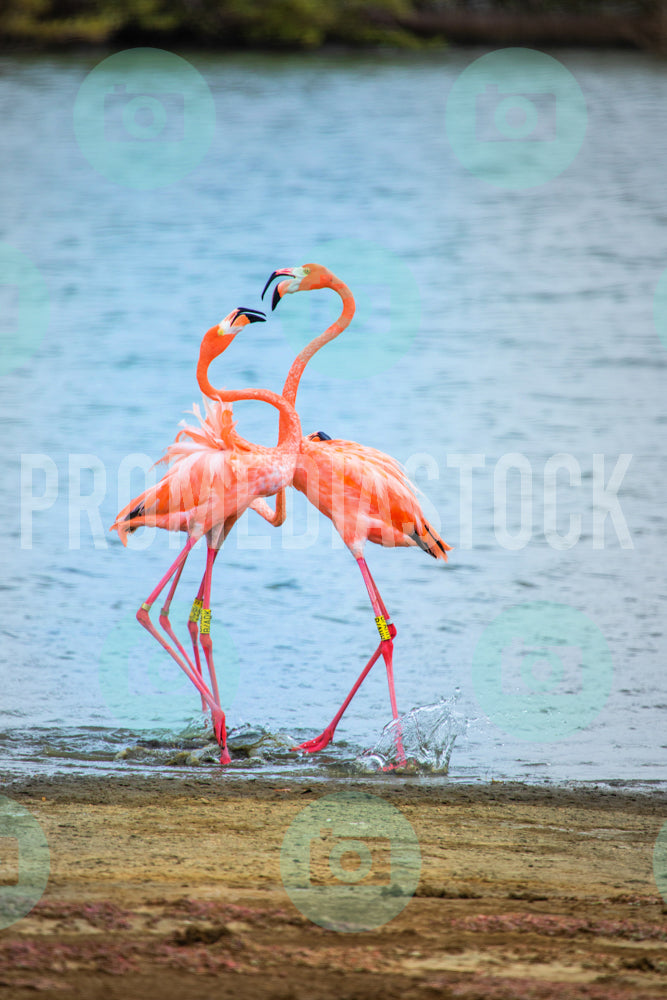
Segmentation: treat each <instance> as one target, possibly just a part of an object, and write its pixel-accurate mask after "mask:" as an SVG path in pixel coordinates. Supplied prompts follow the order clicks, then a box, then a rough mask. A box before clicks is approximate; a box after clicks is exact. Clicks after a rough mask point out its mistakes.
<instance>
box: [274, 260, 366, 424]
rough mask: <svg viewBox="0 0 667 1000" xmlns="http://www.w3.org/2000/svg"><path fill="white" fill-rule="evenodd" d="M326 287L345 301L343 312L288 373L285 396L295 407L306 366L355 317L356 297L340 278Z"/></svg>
mask: <svg viewBox="0 0 667 1000" xmlns="http://www.w3.org/2000/svg"><path fill="white" fill-rule="evenodd" d="M324 287H326V288H333V290H334V291H335V292H338V294H339V295H340V297H341V299H342V301H343V311H342V313H341V314H340V316H339V317H338V319H337V320H336V322H335V323H332V324H331V326H330V327H328V329H326V330H325V331H324V333H321V334H320V335H319V337H315V339H314V340H311V342H310V343H309V344H308V345H307V346H306V347H304V349H303V350H302V351H301V352H300V353H299V354H297V356H296V358H295V359H294V362H293V364H292V367H291V368H290V370H289V372H288V373H287V378H286V379H285V385H284V386H283V396H284V397H285V399H286V400H288V402H290V403H291V404H292V405H294V403H295V401H296V394H297V391H298V388H299V382H300V381H301V376H302V375H303V373H304V371H305V368H306V365H307V364H308V362H309V361H310V359H311V358H312V357H313V355H315V354H317V352H318V351H319V350H320V348H322V347H324V345H325V344H328V343H329V341H330V340H335V339H336V337H337V336H338V335H339V334H340V333H342V332H343V330H346V329H347V327H348V326H349V325H350V323H351V321H352V317H353V316H354V309H355V305H354V296H353V295H352V292H351V291H350V289H349V288H348V287H347V285H346V284H345V283H344V282H342V281H341V280H340V279H339V278H334V279H333V281H332V282H331V284H329V285H325V286H324ZM281 430H282V419H281Z"/></svg>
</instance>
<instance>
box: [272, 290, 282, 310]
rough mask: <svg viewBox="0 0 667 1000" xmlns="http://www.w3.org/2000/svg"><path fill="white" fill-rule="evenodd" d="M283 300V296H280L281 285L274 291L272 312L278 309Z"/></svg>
mask: <svg viewBox="0 0 667 1000" xmlns="http://www.w3.org/2000/svg"><path fill="white" fill-rule="evenodd" d="M281 298H282V296H281V294H280V285H279V284H278V285H276V287H275V288H274V289H273V299H272V301H271V312H273V310H274V309H275V308H276V306H277V305H278V303H279V302H280V300H281Z"/></svg>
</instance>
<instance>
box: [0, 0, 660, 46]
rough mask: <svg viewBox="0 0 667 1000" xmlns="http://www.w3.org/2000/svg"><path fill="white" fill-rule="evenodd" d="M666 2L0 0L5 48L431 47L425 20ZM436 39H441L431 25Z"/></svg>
mask: <svg viewBox="0 0 667 1000" xmlns="http://www.w3.org/2000/svg"><path fill="white" fill-rule="evenodd" d="M666 9H667V2H665V0H634V2H633V0H625V2H624V0H2V7H1V8H0V41H2V42H3V43H4V45H5V46H7V45H8V44H13V45H14V46H15V45H17V44H18V45H20V44H26V45H28V44H30V45H42V46H57V45H67V44H70V45H71V44H81V43H83V44H105V43H112V42H114V43H121V44H128V43H130V44H132V43H134V44H146V43H148V44H157V45H159V44H164V43H168V42H170V41H173V40H175V39H177V40H178V41H179V42H180V43H194V44H198V45H210V46H215V47H229V48H234V47H261V48H316V47H319V46H321V45H323V44H324V43H326V42H333V43H342V44H346V45H383V44H385V45H386V44H389V45H398V46H403V47H414V46H417V45H423V44H425V36H426V35H428V34H429V31H427V32H426V33H425V32H424V31H420V30H419V25H418V22H419V19H420V18H425V17H427V18H431V19H433V18H437V17H438V15H440V14H452V13H455V12H458V13H462V14H465V13H468V14H470V13H474V14H476V15H483V14H484V12H485V11H492V12H498V11H504V12H508V13H510V12H511V13H522V14H531V13H535V14H544V13H553V14H562V15H563V16H564V17H567V16H572V15H576V14H605V13H607V14H612V15H618V16H628V17H637V16H649V17H650V16H653V15H658V14H660V13H662V14H663V15H664V14H665V10H666ZM430 35H431V42H432V41H433V40H438V33H437V30H430Z"/></svg>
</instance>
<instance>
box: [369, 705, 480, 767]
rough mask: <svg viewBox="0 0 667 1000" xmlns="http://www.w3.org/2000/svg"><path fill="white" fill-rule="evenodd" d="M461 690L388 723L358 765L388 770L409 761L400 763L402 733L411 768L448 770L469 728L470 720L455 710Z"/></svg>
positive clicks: (403, 744)
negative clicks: (457, 740)
mask: <svg viewBox="0 0 667 1000" xmlns="http://www.w3.org/2000/svg"><path fill="white" fill-rule="evenodd" d="M458 698H459V695H458V692H457V693H456V694H454V695H453V696H452V697H451V698H441V699H440V701H438V702H436V703H435V704H434V705H424V706H422V707H421V708H413V709H412V711H410V712H408V713H407V714H406V715H402V716H399V718H398V719H392V721H391V722H390V723H389V724H388V725H386V726H385V727H384V729H383V730H382V735H381V736H380V739H379V740H378V741H377V743H376V744H375V746H374V747H373V748H372V750H366V751H364V753H363V754H361V756H360V757H358V758H357V761H356V763H357V765H358V766H359V767H361V768H362V769H363V770H365V771H385V770H393V769H394V768H396V767H400V768H401V770H405V769H406V767H405V765H401V764H400V757H399V752H398V750H397V743H398V739H397V738H398V737H400V743H401V744H402V746H403V750H404V752H405V756H406V758H407V761H408V764H407V770H412V771H415V770H419V771H428V772H430V773H438V774H447V772H448V771H449V760H450V757H451V755H452V750H453V749H454V743H455V742H456V738H457V737H458V736H462V735H463V734H464V733H465V731H466V728H467V722H466V720H465V719H464V718H463V717H462V716H461V715H460V714H459V713H458V712H456V711H455V705H456V702H457V701H458Z"/></svg>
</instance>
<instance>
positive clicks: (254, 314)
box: [239, 307, 266, 323]
mask: <svg viewBox="0 0 667 1000" xmlns="http://www.w3.org/2000/svg"><path fill="white" fill-rule="evenodd" d="M239 313H240V314H242V315H243V316H246V317H247V319H248V322H249V323H265V322H266V313H263V312H262V310H261V309H245V308H243V307H240V308H239Z"/></svg>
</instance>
